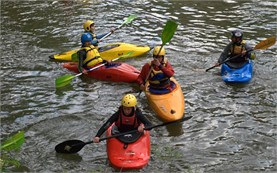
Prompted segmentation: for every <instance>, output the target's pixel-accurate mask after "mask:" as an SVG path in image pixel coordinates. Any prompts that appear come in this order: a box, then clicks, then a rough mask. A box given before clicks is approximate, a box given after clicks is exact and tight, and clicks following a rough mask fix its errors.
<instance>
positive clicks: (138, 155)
mask: <svg viewBox="0 0 277 173" xmlns="http://www.w3.org/2000/svg"><path fill="white" fill-rule="evenodd" d="M113 126H114V125H112V126H111V127H110V128H109V129H108V130H107V136H111V131H112V127H113ZM150 153H151V151H150V133H149V131H145V132H144V134H142V133H139V132H135V133H132V134H127V135H124V136H122V137H118V138H111V139H108V140H107V155H108V159H109V162H110V164H111V165H112V166H113V167H114V168H116V169H118V170H130V169H141V168H143V167H144V166H145V165H147V163H148V161H149V159H150Z"/></svg>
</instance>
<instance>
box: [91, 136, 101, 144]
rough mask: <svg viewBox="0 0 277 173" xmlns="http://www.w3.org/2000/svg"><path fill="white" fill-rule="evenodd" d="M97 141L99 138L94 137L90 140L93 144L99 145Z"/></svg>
mask: <svg viewBox="0 0 277 173" xmlns="http://www.w3.org/2000/svg"><path fill="white" fill-rule="evenodd" d="M99 140H100V138H99V137H94V138H93V139H92V141H93V143H99V142H100V141H99Z"/></svg>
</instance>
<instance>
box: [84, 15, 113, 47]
mask: <svg viewBox="0 0 277 173" xmlns="http://www.w3.org/2000/svg"><path fill="white" fill-rule="evenodd" d="M83 27H84V30H85V33H89V34H90V35H91V36H92V42H91V44H92V45H93V46H95V47H96V48H98V43H99V40H100V39H101V38H103V37H104V36H105V35H107V34H109V32H107V33H105V34H95V24H94V22H93V20H87V21H86V22H85V23H84V25H83ZM110 32H111V33H114V29H111V31H110Z"/></svg>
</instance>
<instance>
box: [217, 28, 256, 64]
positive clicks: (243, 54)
mask: <svg viewBox="0 0 277 173" xmlns="http://www.w3.org/2000/svg"><path fill="white" fill-rule="evenodd" d="M231 33H232V36H231V42H230V43H229V44H228V45H227V46H226V47H225V49H224V51H223V52H222V53H221V55H220V57H219V59H218V62H217V63H216V64H215V66H219V65H220V64H222V63H223V62H224V61H225V60H226V59H227V58H229V59H230V60H229V61H227V62H226V64H227V65H228V66H230V67H231V68H240V67H241V66H243V65H244V64H245V63H246V62H247V61H248V59H251V60H254V59H255V58H256V55H255V53H254V52H253V51H252V50H253V49H252V48H251V47H250V46H249V45H248V44H247V43H246V41H245V40H243V39H242V37H243V32H242V31H241V30H239V29H236V30H234V31H232V32H231Z"/></svg>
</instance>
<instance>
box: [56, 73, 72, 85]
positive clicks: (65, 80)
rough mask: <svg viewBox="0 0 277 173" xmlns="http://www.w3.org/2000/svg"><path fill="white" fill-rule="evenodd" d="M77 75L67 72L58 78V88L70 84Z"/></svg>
mask: <svg viewBox="0 0 277 173" xmlns="http://www.w3.org/2000/svg"><path fill="white" fill-rule="evenodd" d="M74 77H75V76H73V75H71V74H66V75H63V76H61V77H59V78H58V79H56V81H55V84H56V88H60V87H64V86H66V85H68V84H70V83H71V80H72V79H73V78H74Z"/></svg>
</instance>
